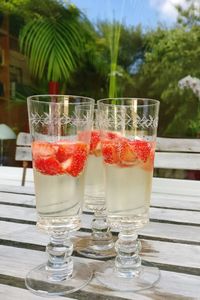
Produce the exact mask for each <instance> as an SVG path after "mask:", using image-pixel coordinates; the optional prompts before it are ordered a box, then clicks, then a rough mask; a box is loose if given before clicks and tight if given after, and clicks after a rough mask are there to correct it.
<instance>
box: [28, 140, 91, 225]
mask: <svg viewBox="0 0 200 300" xmlns="http://www.w3.org/2000/svg"><path fill="white" fill-rule="evenodd" d="M32 150H33V168H34V181H35V193H36V208H37V212H38V222H37V225H38V226H39V228H41V229H45V230H51V229H56V228H57V229H61V228H63V229H65V230H66V229H69V227H70V230H77V229H79V228H80V214H81V211H82V204H83V193H84V176H83V174H82V171H83V169H84V167H85V162H86V158H87V154H88V147H87V145H86V144H84V143H82V142H72V141H66V140H64V141H59V142H56V143H50V142H45V141H35V142H33V145H32Z"/></svg>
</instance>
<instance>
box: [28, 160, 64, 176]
mask: <svg viewBox="0 0 200 300" xmlns="http://www.w3.org/2000/svg"><path fill="white" fill-rule="evenodd" d="M34 166H35V168H36V169H37V170H38V171H39V172H41V173H42V174H45V175H58V174H61V173H62V169H61V166H60V164H59V162H58V161H57V160H56V158H55V156H52V157H47V158H37V159H35V160H34Z"/></svg>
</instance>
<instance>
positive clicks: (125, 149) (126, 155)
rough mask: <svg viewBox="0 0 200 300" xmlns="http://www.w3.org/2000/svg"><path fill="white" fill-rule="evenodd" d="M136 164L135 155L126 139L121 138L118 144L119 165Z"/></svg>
mask: <svg viewBox="0 0 200 300" xmlns="http://www.w3.org/2000/svg"><path fill="white" fill-rule="evenodd" d="M136 164H137V155H136V153H135V151H134V149H133V147H132V145H130V143H129V141H128V140H127V139H124V140H123V141H122V140H121V144H120V165H121V166H123V167H125V166H132V165H136Z"/></svg>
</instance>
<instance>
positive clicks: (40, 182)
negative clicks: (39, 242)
mask: <svg viewBox="0 0 200 300" xmlns="http://www.w3.org/2000/svg"><path fill="white" fill-rule="evenodd" d="M27 102H28V116H29V126H30V132H31V136H32V155H33V171H34V183H35V194H36V210H37V214H38V220H37V226H38V228H39V229H42V230H44V231H45V232H47V233H48V234H49V235H50V242H49V244H48V245H47V247H46V252H47V259H48V260H47V262H46V263H44V264H42V265H40V266H38V267H36V268H35V269H33V270H31V271H30V272H29V273H28V275H27V277H26V280H25V283H26V286H27V287H28V288H29V289H30V290H31V291H32V292H34V293H37V294H39V295H42V296H50V295H62V294H66V293H71V292H74V291H76V290H78V289H80V288H82V287H83V286H84V285H86V284H87V283H88V281H89V280H90V279H91V277H92V272H91V271H90V269H89V268H88V266H87V265H85V264H83V263H78V262H76V261H74V260H73V259H72V257H71V255H72V252H73V244H72V242H71V240H70V236H69V235H70V232H72V231H75V230H78V229H79V228H80V214H81V210H82V202H83V196H84V169H85V165H86V161H87V157H88V152H89V142H90V133H91V126H92V118H93V108H94V100H93V99H89V98H84V97H79V96H67V95H36V96H31V97H29V98H28V100H27Z"/></svg>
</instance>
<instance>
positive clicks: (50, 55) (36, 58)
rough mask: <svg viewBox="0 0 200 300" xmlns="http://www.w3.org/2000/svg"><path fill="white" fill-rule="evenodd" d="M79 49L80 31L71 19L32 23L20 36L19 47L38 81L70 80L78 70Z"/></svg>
mask: <svg viewBox="0 0 200 300" xmlns="http://www.w3.org/2000/svg"><path fill="white" fill-rule="evenodd" d="M81 47H82V37H81V34H80V29H79V28H78V26H77V22H76V21H75V20H73V19H71V20H69V21H68V20H63V19H61V18H57V19H55V18H54V19H51V18H49V19H46V18H40V19H36V20H32V21H30V22H29V23H27V25H26V26H25V27H24V28H23V30H22V32H21V34H20V48H21V50H22V51H23V53H24V54H25V55H26V56H27V57H28V59H29V68H30V72H31V74H32V75H33V77H35V78H38V79H42V78H46V79H47V80H48V81H50V80H55V81H59V80H64V81H66V79H69V77H70V74H71V73H72V72H73V71H74V70H75V68H76V67H77V59H78V57H79V56H80V53H81Z"/></svg>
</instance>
